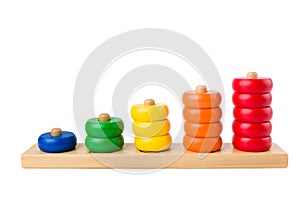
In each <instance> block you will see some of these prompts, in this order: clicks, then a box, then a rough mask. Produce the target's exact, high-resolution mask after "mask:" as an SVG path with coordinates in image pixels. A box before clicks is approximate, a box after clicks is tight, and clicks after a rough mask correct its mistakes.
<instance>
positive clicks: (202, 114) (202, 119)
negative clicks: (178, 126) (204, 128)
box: [183, 107, 222, 123]
mask: <svg viewBox="0 0 300 200" xmlns="http://www.w3.org/2000/svg"><path fill="white" fill-rule="evenodd" d="M183 117H184V119H185V120H186V121H188V122H191V123H213V122H218V121H220V119H221V117H222V110H221V108H220V107H216V108H204V109H197V108H189V107H184V108H183Z"/></svg>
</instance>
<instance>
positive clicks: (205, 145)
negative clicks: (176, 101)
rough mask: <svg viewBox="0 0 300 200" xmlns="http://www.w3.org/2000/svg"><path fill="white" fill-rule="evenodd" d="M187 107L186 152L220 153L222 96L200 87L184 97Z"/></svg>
mask: <svg viewBox="0 0 300 200" xmlns="http://www.w3.org/2000/svg"><path fill="white" fill-rule="evenodd" d="M182 102H183V104H184V105H185V107H184V109H183V117H184V119H185V120H186V121H185V123H184V131H185V136H184V138H183V145H184V147H185V149H186V150H188V151H193V152H202V153H209V152H215V151H219V150H220V148H221V146H222V138H221V137H220V134H221V132H222V123H221V122H220V119H221V117H222V110H221V108H220V107H219V106H220V103H221V95H220V93H219V92H217V91H213V90H208V91H207V89H206V86H204V85H199V86H197V87H196V90H194V91H186V92H184V94H183V96H182Z"/></svg>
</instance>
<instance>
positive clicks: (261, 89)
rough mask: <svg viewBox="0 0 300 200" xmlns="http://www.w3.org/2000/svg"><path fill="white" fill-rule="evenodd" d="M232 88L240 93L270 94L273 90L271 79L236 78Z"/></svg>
mask: <svg viewBox="0 0 300 200" xmlns="http://www.w3.org/2000/svg"><path fill="white" fill-rule="evenodd" d="M232 88H233V90H234V91H235V92H238V93H256V94H257V93H259V94H261V93H269V92H271V90H272V88H273V82H272V79H270V78H235V79H233V82H232Z"/></svg>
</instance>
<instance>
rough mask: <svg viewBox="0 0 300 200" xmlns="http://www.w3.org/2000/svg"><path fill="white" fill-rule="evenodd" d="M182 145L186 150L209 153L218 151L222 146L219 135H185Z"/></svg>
mask: <svg viewBox="0 0 300 200" xmlns="http://www.w3.org/2000/svg"><path fill="white" fill-rule="evenodd" d="M183 146H184V148H185V149H186V150H188V151H193V152H198V153H200V152H201V153H209V152H215V151H219V150H220V149H221V146H222V138H221V137H212V138H205V137H204V138H196V137H190V136H187V135H185V136H184V137H183Z"/></svg>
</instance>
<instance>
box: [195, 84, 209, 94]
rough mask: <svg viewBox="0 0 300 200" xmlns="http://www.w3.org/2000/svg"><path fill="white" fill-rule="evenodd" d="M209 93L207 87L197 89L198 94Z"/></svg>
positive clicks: (199, 86) (200, 86)
mask: <svg viewBox="0 0 300 200" xmlns="http://www.w3.org/2000/svg"><path fill="white" fill-rule="evenodd" d="M206 92H207V88H206V86H205V85H198V86H197V87H196V93H206Z"/></svg>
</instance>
